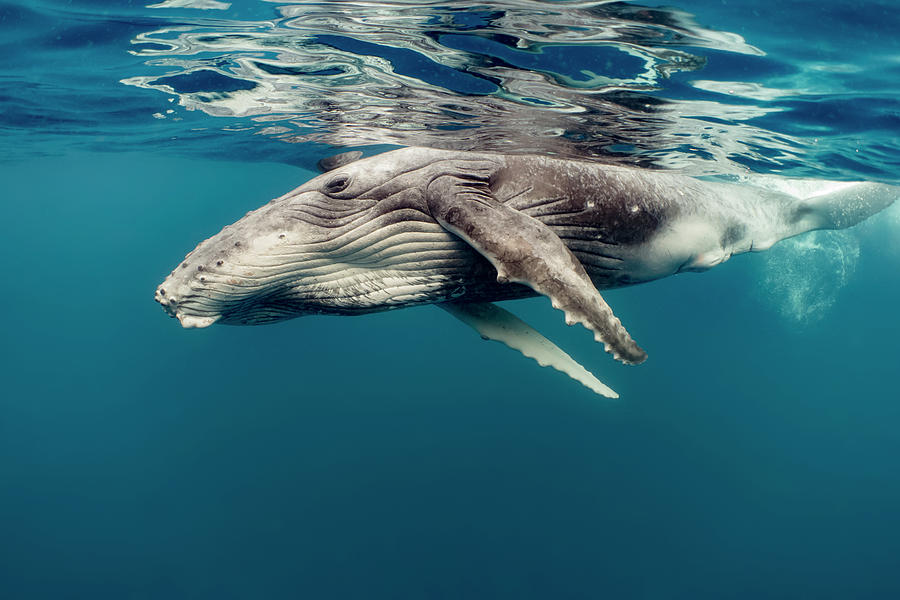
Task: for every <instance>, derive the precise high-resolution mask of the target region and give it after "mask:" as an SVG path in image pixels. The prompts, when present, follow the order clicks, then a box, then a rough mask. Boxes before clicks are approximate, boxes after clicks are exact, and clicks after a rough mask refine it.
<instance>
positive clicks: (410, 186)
mask: <svg viewBox="0 0 900 600" xmlns="http://www.w3.org/2000/svg"><path fill="white" fill-rule="evenodd" d="M450 154H451V153H447V152H443V151H439V150H430V149H423V148H404V149H401V150H397V151H394V152H390V153H387V154H382V155H378V156H374V157H371V158H369V159H363V160H358V161H356V162H351V163H350V164H344V165H340V166H338V167H337V168H334V169H333V170H331V171H328V172H326V173H324V174H322V175H319V176H318V177H315V178H313V179H311V180H309V181H308V182H306V183H305V184H303V185H301V186H300V187H298V188H296V189H295V190H293V191H291V192H289V193H288V194H285V195H284V196H282V197H280V198H276V199H274V200H272V201H271V202H269V203H268V204H266V205H264V206H262V207H260V208H258V209H256V210H254V211H251V212H249V213H247V214H246V215H245V216H244V217H243V218H242V219H240V220H239V221H237V222H235V223H233V224H231V225H228V226H226V227H225V228H224V229H222V231H220V232H219V233H217V234H216V235H214V236H212V237H210V238H209V239H207V240H205V241H203V242H201V243H200V244H198V245H197V247H196V248H195V249H194V250H193V251H191V252H190V253H189V254H188V255H187V256H186V257H185V258H184V260H183V261H181V262H180V263H179V265H178V266H177V267H176V268H175V269H174V270H173V271H172V273H171V274H170V275H169V276H168V277H167V278H166V279H165V281H164V282H163V283H162V284H161V285H160V286H159V287H158V288H157V290H156V294H155V299H156V301H157V302H159V303H160V304H161V305H162V306H163V308H164V309H165V310H166V312H167V313H169V314H170V315H171V316H173V317H176V318H177V319H178V320H179V321H180V322H181V324H182V326H184V327H206V326H209V325H212V324H213V323H224V324H235V325H253V324H263V323H270V322H275V321H281V320H285V319H290V318H293V317H298V316H302V315H307V314H359V313H364V312H372V311H375V310H385V309H388V308H393V307H396V306H405V305H408V304H414V303H416V302H424V301H430V299H431V298H433V296H434V294H438V295H440V294H441V293H443V292H442V290H444V289H445V288H448V286H451V284H452V281H453V280H454V278H455V279H459V277H461V275H460V276H455V275H454V273H453V272H452V271H453V268H451V267H449V266H448V268H447V269H442V268H441V266H442V265H444V264H446V265H450V264H453V263H454V260H455V261H456V263H458V262H459V260H460V259H461V258H465V257H470V256H471V252H468V251H467V250H466V249H465V244H463V243H461V242H460V241H459V240H457V239H456V238H454V237H453V236H452V235H451V234H449V233H448V232H446V231H445V230H444V229H443V228H442V227H441V226H440V225H439V224H438V223H437V222H436V221H435V220H434V219H433V218H432V217H431V216H430V215H429V213H428V210H427V206H426V203H425V199H424V194H425V189H426V188H427V185H428V182H429V181H431V180H433V179H434V178H435V177H437V176H439V175H440V174H441V173H442V172H444V171H446V169H448V168H450V167H448V166H447V165H446V163H447V162H448V161H449V159H450V156H449V155H450ZM423 252H424V253H425V254H424V255H423ZM461 253H462V254H461ZM463 255H464V256H463ZM429 256H430V257H433V258H434V260H432V261H428V260H423V258H425V259H427V258H428V257H429ZM448 269H449V270H448ZM447 293H450V292H449V290H448V291H447Z"/></svg>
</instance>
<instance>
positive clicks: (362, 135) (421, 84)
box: [122, 0, 804, 173]
mask: <svg viewBox="0 0 900 600" xmlns="http://www.w3.org/2000/svg"><path fill="white" fill-rule="evenodd" d="M204 4H205V3H204ZM154 6H172V5H171V4H168V3H163V4H162V5H154ZM210 7H213V6H210ZM276 8H277V13H278V14H279V15H280V16H279V17H278V18H274V19H266V20H259V21H227V20H214V21H212V20H203V21H196V22H195V23H194V24H193V25H172V26H166V27H163V28H160V29H157V30H155V31H149V32H146V33H142V34H140V35H138V36H137V37H135V38H134V39H133V40H132V48H133V49H132V53H133V54H134V55H135V56H138V57H141V58H143V59H145V61H146V65H147V67H150V68H151V69H150V70H151V71H154V73H153V74H141V75H134V76H131V77H127V78H124V79H123V80H122V82H123V83H125V84H127V85H131V86H137V87H140V88H146V89H153V90H158V91H160V92H163V93H166V94H170V95H173V96H174V97H175V98H177V103H178V105H180V106H181V107H183V109H186V110H188V111H202V112H204V113H206V114H208V115H210V116H214V117H228V118H232V119H239V122H240V126H241V127H242V128H245V129H246V130H247V131H253V132H255V133H257V134H260V135H264V136H268V137H272V138H276V139H279V140H282V141H285V142H292V143H297V142H310V141H316V142H324V143H328V144H330V145H333V146H364V145H373V144H398V145H425V146H432V147H441V148H452V149H474V148H478V149H488V150H500V151H508V152H553V153H557V154H562V155H571V156H585V155H588V156H591V155H593V156H600V155H604V156H607V157H609V158H613V157H614V158H619V159H622V160H627V161H629V162H632V163H637V164H643V165H651V164H653V165H658V166H666V167H672V168H681V169H687V170H691V171H693V172H696V173H707V172H708V173H713V172H714V173H721V172H727V171H733V172H741V171H745V170H746V168H747V166H746V165H748V164H767V165H771V166H776V165H786V164H790V163H796V162H797V161H799V160H800V159H801V157H802V154H803V150H804V143H803V142H802V141H800V140H797V139H794V138H793V137H791V136H786V135H781V134H778V133H776V132H772V131H767V130H765V129H763V128H760V127H757V126H754V125H751V124H750V122H751V121H752V120H753V119H758V118H760V117H764V116H766V115H769V114H772V113H778V112H780V111H782V110H783V109H782V108H780V107H777V106H764V105H761V104H760V100H765V101H770V100H774V99H776V97H777V94H776V92H778V90H768V92H767V94H766V95H763V97H762V98H759V97H757V98H753V97H752V94H750V93H749V91H748V90H752V89H754V86H756V88H757V89H763V88H762V87H761V86H758V85H757V84H740V83H739V82H723V83H721V84H720V85H717V84H716V83H715V82H710V81H702V82H696V83H695V84H694V85H695V86H696V88H697V89H700V90H713V91H719V90H720V89H721V88H723V87H725V88H729V89H736V90H739V91H740V90H743V93H741V94H737V95H734V96H732V97H729V98H727V99H724V100H722V101H719V100H717V99H715V98H708V99H707V98H704V99H689V98H681V99H675V98H670V99H664V98H662V97H659V96H657V95H655V94H653V92H655V91H658V90H661V89H663V87H664V86H665V83H664V82H665V81H667V80H668V79H670V78H672V77H674V76H675V75H677V74H678V73H685V72H693V71H698V70H702V69H703V68H704V66H705V65H706V58H704V57H703V56H702V54H699V53H698V50H703V49H710V50H715V51H717V52H722V53H728V54H732V55H735V56H747V57H754V58H757V59H759V60H763V58H762V57H764V52H763V51H762V50H760V49H759V48H757V47H755V46H753V45H751V44H749V43H747V42H746V41H745V40H744V39H743V38H742V37H741V36H740V35H737V34H735V33H731V32H725V31H715V30H712V29H709V28H705V27H702V26H700V25H699V24H697V23H696V22H695V21H694V20H693V18H692V16H691V15H690V14H688V13H686V12H684V11H681V10H678V9H674V8H649V7H646V6H640V5H637V4H624V3H608V2H602V3H601V2H583V3H558V4H548V3H545V2H529V1H526V0H519V1H516V2H499V3H492V4H491V5H490V6H489V7H487V6H484V7H472V6H471V5H470V4H469V3H467V2H461V1H457V2H440V3H435V2H427V3H421V2H408V1H395V2H386V3H379V4H377V5H374V4H372V3H364V2H329V3H303V4H293V5H281V6H277V7H276ZM747 100H750V101H749V102H747ZM157 118H175V119H177V118H179V114H177V113H176V114H173V115H171V116H169V115H168V114H162V113H158V114H157Z"/></svg>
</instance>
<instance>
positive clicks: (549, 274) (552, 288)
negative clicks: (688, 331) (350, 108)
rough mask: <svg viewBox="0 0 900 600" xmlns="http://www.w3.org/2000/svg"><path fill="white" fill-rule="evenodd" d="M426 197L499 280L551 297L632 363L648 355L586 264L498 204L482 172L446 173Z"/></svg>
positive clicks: (535, 224)
mask: <svg viewBox="0 0 900 600" xmlns="http://www.w3.org/2000/svg"><path fill="white" fill-rule="evenodd" d="M426 199H427V202H428V208H429V210H430V212H431V215H432V216H433V217H434V218H435V219H436V220H437V221H438V223H440V224H441V226H442V227H443V228H444V229H446V230H447V231H450V232H451V233H454V234H456V235H457V236H459V237H460V238H462V239H463V240H465V241H466V242H467V243H468V244H469V245H470V246H472V247H473V248H474V249H475V250H477V251H478V252H480V253H481V254H482V255H483V256H484V257H485V258H487V259H488V260H489V261H490V263H491V264H492V265H494V268H496V269H497V281H499V282H501V283H506V282H509V281H513V282H516V283H522V284H525V285H527V286H528V287H530V288H531V289H533V290H534V291H536V292H538V293H539V294H543V295H544V296H547V297H548V298H550V301H551V302H552V304H553V307H554V308H558V309H560V310H562V311H563V312H564V313H565V315H566V323H567V324H569V325H572V324H574V323H581V324H582V325H584V326H585V327H587V328H588V329H590V330H591V331H593V332H594V339H595V340H596V341H598V342H603V344H604V347H605V349H606V351H607V352H609V353H610V354H612V355H613V356H614V357H615V358H616V359H617V360H620V361H622V362H624V363H628V364H637V363H641V362H643V361H644V360H646V358H647V353H646V352H644V351H643V350H642V349H641V348H640V347H639V346H638V345H637V344H636V343H635V342H634V340H632V339H631V336H630V335H628V332H627V331H626V330H625V328H624V327H622V324H621V322H620V321H619V319H618V318H616V316H615V315H614V314H613V312H612V309H610V308H609V306H608V305H607V304H606V301H605V300H604V299H603V297H602V296H601V295H600V292H598V291H597V288H595V287H594V284H593V283H592V282H591V280H590V278H589V277H588V274H587V272H586V271H585V270H584V267H583V266H582V265H581V263H580V262H578V259H577V258H575V255H573V254H572V252H571V251H570V250H569V249H568V248H567V247H566V245H565V244H564V243H563V242H562V240H561V239H559V237H557V235H556V234H555V233H553V231H551V230H550V228H549V227H547V226H546V225H544V224H543V223H541V222H540V221H538V220H537V219H534V218H532V217H529V216H528V215H526V214H524V213H521V212H519V211H517V210H515V209H514V208H511V207H509V206H506V205H504V204H502V203H500V202H498V201H497V200H496V199H495V198H494V197H493V195H492V194H491V190H490V187H489V185H488V180H487V178H486V177H483V176H480V175H474V174H473V175H457V174H454V175H441V176H439V177H436V178H435V179H433V180H432V181H431V183H429V184H428V189H427V192H426Z"/></svg>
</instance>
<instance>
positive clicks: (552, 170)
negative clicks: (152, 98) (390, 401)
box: [156, 148, 898, 397]
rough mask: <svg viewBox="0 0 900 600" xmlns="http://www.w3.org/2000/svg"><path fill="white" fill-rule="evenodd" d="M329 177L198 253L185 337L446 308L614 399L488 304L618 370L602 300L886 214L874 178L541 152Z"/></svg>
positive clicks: (347, 165)
mask: <svg viewBox="0 0 900 600" xmlns="http://www.w3.org/2000/svg"><path fill="white" fill-rule="evenodd" d="M359 156H360V153H358V152H354V153H345V154H344V155H339V156H338V157H337V158H335V159H334V160H323V161H321V163H320V168H321V169H322V170H324V171H325V173H323V174H322V175H319V176H318V177H315V178H314V179H311V180H310V181H308V182H306V183H305V184H303V185H301V186H300V187H298V188H296V189H295V190H293V191H291V192H289V193H287V194H285V195H284V196H282V197H280V198H276V199H274V200H272V201H271V202H269V203H268V204H266V205H264V206H262V207H260V208H258V209H256V210H254V211H252V212H249V213H247V215H245V216H244V217H243V218H242V219H240V220H239V221H237V222H235V223H234V224H232V225H228V226H227V227H225V228H224V229H223V230H222V231H221V232H219V233H218V234H216V235H214V236H213V237H211V238H209V239H207V240H205V241H203V242H201V243H200V244H199V245H198V246H197V247H196V248H195V249H194V250H193V251H192V252H190V253H189V254H188V255H187V256H186V257H185V259H184V261H182V262H181V264H180V265H179V266H178V267H176V268H175V270H174V271H172V273H171V274H170V275H169V276H168V277H167V278H166V280H165V281H164V282H163V284H162V285H160V286H159V288H158V289H157V291H156V300H157V301H158V302H159V303H160V304H161V305H162V306H163V307H164V308H165V310H166V311H167V312H168V313H169V314H170V315H172V316H173V317H177V318H178V319H179V321H180V322H181V324H182V325H183V326H184V327H206V326H208V325H211V324H213V323H223V324H233V325H255V324H263V323H272V322H276V321H281V320H285V319H290V318H294V317H298V316H302V315H314V314H332V315H356V314H365V313H370V312H376V311H383V310H390V309H396V308H402V307H406V306H413V305H420V304H436V305H438V306H441V307H442V308H445V309H446V310H447V311H448V312H449V313H450V314H452V315H454V316H456V317H457V318H459V319H460V320H462V321H463V322H465V323H466V324H468V325H470V326H471V327H473V328H474V329H475V330H476V331H478V332H479V333H480V334H481V335H482V337H485V338H488V339H493V340H498V341H501V342H503V343H504V344H506V345H508V346H510V347H511V348H514V349H516V350H519V351H520V352H522V353H523V354H524V355H525V356H528V357H530V358H534V359H535V360H537V361H538V362H539V363H540V364H542V365H546V366H552V367H553V368H555V369H557V370H559V371H561V372H563V373H565V374H567V375H569V376H570V377H572V378H573V379H575V380H577V381H579V382H581V383H582V384H584V385H585V386H587V387H588V388H590V389H591V390H593V391H594V392H596V393H598V394H601V395H604V396H609V397H615V396H616V394H615V392H613V391H612V390H611V389H610V388H609V387H607V386H606V385H604V384H603V383H601V382H600V381H599V380H598V379H597V378H596V377H594V375H592V374H591V373H590V372H588V371H587V370H586V369H584V367H582V366H581V365H580V364H578V363H577V362H575V361H574V360H573V359H572V358H571V357H570V356H569V355H568V354H566V353H565V352H563V351H562V350H561V349H559V348H558V347H557V346H556V345H554V344H553V343H552V342H551V341H550V340H548V339H547V338H545V337H544V336H542V335H541V334H540V333H538V332H537V331H535V330H534V329H532V328H531V327H530V326H529V325H527V324H526V323H524V322H523V321H521V320H520V319H518V318H517V317H515V316H514V315H512V314H511V313H509V312H508V311H506V310H504V309H501V308H499V307H496V306H494V305H492V304H491V303H492V302H494V301H498V300H509V299H516V298H524V297H528V296H534V295H538V294H539V295H543V296H546V297H548V298H549V299H550V301H551V303H552V305H553V307H554V308H557V309H559V310H561V311H562V312H563V313H564V315H565V320H566V323H568V324H570V325H571V324H574V323H580V324H581V325H583V326H584V327H586V328H587V329H589V330H590V331H591V332H592V333H593V335H594V338H595V340H596V341H598V342H602V343H603V345H604V347H605V349H606V351H607V352H609V353H610V354H612V355H613V357H614V358H615V359H617V360H619V361H621V362H624V363H628V364H638V363H641V362H643V361H644V360H645V359H646V357H647V355H646V353H645V352H644V350H643V349H641V348H640V346H638V345H637V344H636V343H635V342H634V340H632V338H631V336H630V335H629V333H628V331H627V330H626V329H625V327H624V326H623V325H622V324H621V323H620V321H619V319H618V318H616V316H615V315H614V314H613V311H612V309H611V308H610V307H609V306H608V305H607V303H606V301H605V300H604V299H603V297H602V296H601V294H600V291H599V290H602V289H607V288H613V287H621V286H626V285H633V284H637V283H642V282H646V281H652V280H654V279H659V278H661V277H666V276H668V275H672V274H675V273H679V272H684V271H702V270H705V269H709V268H710V267H713V266H715V265H717V264H720V263H722V262H724V261H726V260H728V258H730V257H731V256H732V255H734V254H739V253H742V252H748V251H758V250H764V249H766V248H769V247H771V246H772V244H774V243H776V242H778V241H779V240H782V239H784V238H787V237H791V236H794V235H798V234H801V233H804V232H807V231H811V230H814V229H839V228H845V227H850V226H852V225H855V224H856V223H859V222H860V221H862V220H863V219H865V218H867V217H869V216H870V215H872V214H875V213H876V212H878V211H880V210H882V209H884V208H885V207H887V206H888V205H890V204H891V203H892V202H893V201H894V199H895V198H896V197H897V195H898V190H897V188H894V187H891V186H887V185H882V184H876V183H865V182H857V183H839V182H824V181H813V180H799V181H797V182H796V184H795V185H786V184H785V181H788V182H790V181H792V180H783V179H778V178H773V177H766V176H757V177H750V178H747V180H746V181H743V182H740V183H723V182H717V181H701V180H698V179H694V178H691V177H687V176H684V175H679V174H675V173H667V172H661V171H648V170H642V169H635V168H630V167H623V166H616V165H608V164H603V163H598V162H591V161H582V160H570V159H561V158H554V157H549V156H538V155H504V154H493V153H479V152H456V151H447V150H435V149H428V148H403V149H400V150H394V151H391V152H386V153H384V154H379V155H376V156H372V157H369V158H358V157H359Z"/></svg>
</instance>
